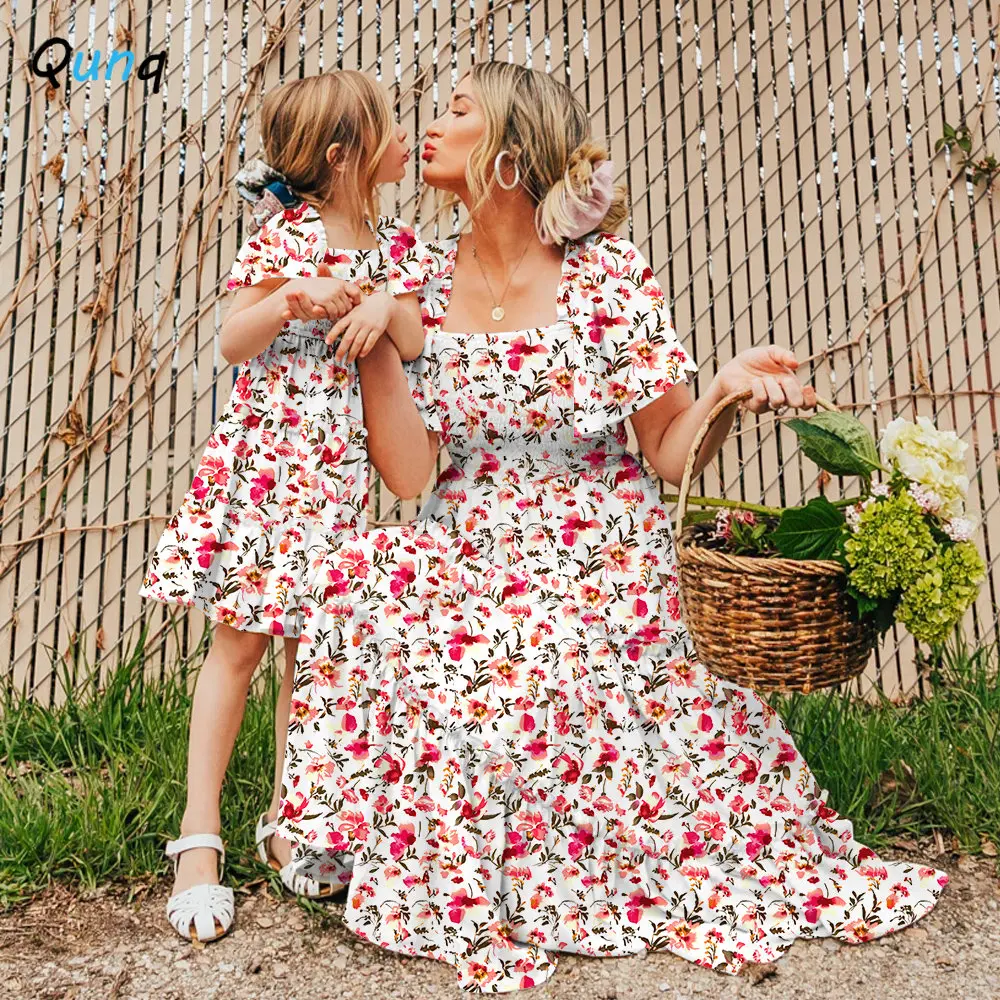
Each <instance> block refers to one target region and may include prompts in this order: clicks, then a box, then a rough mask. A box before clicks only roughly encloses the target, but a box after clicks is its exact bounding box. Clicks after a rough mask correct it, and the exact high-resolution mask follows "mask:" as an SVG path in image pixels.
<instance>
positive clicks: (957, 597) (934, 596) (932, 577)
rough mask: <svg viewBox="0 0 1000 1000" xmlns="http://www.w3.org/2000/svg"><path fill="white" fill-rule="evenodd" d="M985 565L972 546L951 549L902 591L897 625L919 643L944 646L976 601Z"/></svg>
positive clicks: (943, 552) (959, 545)
mask: <svg viewBox="0 0 1000 1000" xmlns="http://www.w3.org/2000/svg"><path fill="white" fill-rule="evenodd" d="M985 572H986V565H985V563H984V562H983V559H982V557H981V556H980V555H979V552H978V550H977V549H976V547H975V545H973V544H972V542H959V543H958V544H957V545H949V546H948V548H946V549H943V550H942V551H941V553H940V554H939V555H937V556H935V557H934V558H933V559H932V560H931V561H930V562H929V563H928V564H927V566H926V567H925V568H924V572H922V573H921V574H920V575H919V576H918V577H917V578H916V580H914V581H913V583H912V584H911V585H910V586H909V587H907V588H906V590H904V591H903V598H902V600H901V601H900V602H899V605H898V606H897V608H896V621H898V622H899V623H900V624H901V625H903V626H904V627H905V628H906V629H907V630H908V631H909V633H910V634H911V635H912V636H913V638H914V639H916V640H917V641H918V642H926V643H928V644H930V645H937V644H939V643H942V642H944V641H945V640H946V639H947V638H948V636H949V635H951V633H952V632H953V631H954V630H955V627H956V626H957V625H958V623H959V622H960V621H961V620H962V616H963V615H964V614H965V612H966V610H967V609H968V607H969V605H970V604H972V602H973V601H974V600H975V599H976V594H977V593H978V592H979V582H980V581H981V580H982V578H983V575H984V574H985Z"/></svg>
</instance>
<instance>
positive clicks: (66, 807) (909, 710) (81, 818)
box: [0, 637, 1000, 906]
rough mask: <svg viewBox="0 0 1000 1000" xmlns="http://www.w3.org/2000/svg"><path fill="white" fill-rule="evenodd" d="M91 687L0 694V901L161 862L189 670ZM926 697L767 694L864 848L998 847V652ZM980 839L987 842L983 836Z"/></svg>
mask: <svg viewBox="0 0 1000 1000" xmlns="http://www.w3.org/2000/svg"><path fill="white" fill-rule="evenodd" d="M140 649H141V637H140V640H139V642H137V643H136V647H135V651H134V652H133V654H132V655H131V656H129V657H128V658H126V659H125V660H124V661H123V662H122V663H121V665H120V667H119V668H118V670H117V671H116V672H115V673H114V674H113V675H112V676H111V677H109V678H108V680H107V681H106V683H105V684H104V685H103V689H102V690H101V691H100V693H94V692H93V689H92V688H91V691H90V693H87V694H80V695H76V696H73V697H71V698H70V699H69V700H67V701H66V702H65V703H64V704H63V705H61V706H60V707H58V708H56V709H43V708H40V707H38V706H37V705H33V704H31V703H30V702H27V701H25V700H23V699H20V698H17V697H11V696H8V697H6V698H5V699H3V700H0V770H2V771H3V772H4V774H5V776H6V780H3V781H0V906H9V905H12V904H15V903H17V902H20V901H23V900H24V899H26V898H27V897H29V896H31V895H32V894H34V893H35V892H37V891H39V890H40V889H42V888H44V887H45V886H46V885H47V884H48V883H49V882H50V881H52V880H58V881H62V882H65V883H69V884H73V885H77V886H80V887H83V888H93V887H95V886H97V885H100V884H104V883H107V882H116V883H119V884H125V885H129V884H131V885H132V886H136V885H147V884H149V882H150V881H151V880H154V879H155V878H157V877H159V876H161V875H165V874H166V873H167V872H168V864H167V862H166V861H165V860H164V858H163V845H164V843H165V841H166V839H167V838H168V837H170V836H175V835H176V834H177V830H178V826H179V823H180V818H181V811H182V808H183V801H184V772H185V758H186V752H187V723H188V713H189V711H190V695H189V693H188V688H189V687H190V683H189V678H188V679H185V678H184V676H183V674H184V673H185V672H184V671H179V672H178V674H177V675H176V676H174V677H171V678H169V679H167V680H165V681H150V680H148V679H146V680H144V679H143V677H142V672H143V670H142V668H143V661H142V656H141V653H140V652H139V650H140ZM276 686H277V677H276V675H275V673H274V672H273V671H271V670H262V671H261V672H260V673H259V674H258V678H257V681H256V682H255V685H254V689H253V691H252V693H251V697H250V698H249V700H248V704H247V713H246V719H245V722H244V724H243V728H242V730H241V732H240V736H239V740H238V742H237V745H236V751H235V753H234V756H233V762H232V765H231V767H230V771H229V776H228V779H227V782H226V787H225V791H224V795H223V803H222V813H223V826H224V836H225V838H226V841H227V851H228V857H227V873H228V878H229V881H230V882H231V884H233V885H239V884H242V883H245V882H246V881H247V880H249V879H252V878H260V877H262V875H264V874H265V872H264V869H263V868H262V867H260V866H259V865H257V864H256V863H255V862H254V860H253V857H254V855H253V828H254V823H255V820H256V816H257V814H258V812H259V811H260V810H261V809H263V808H264V807H265V806H266V804H267V802H268V799H269V794H270V780H271V775H272V767H273V753H274V735H273V726H272V717H273V705H274V699H275V695H276ZM931 686H932V695H931V697H929V698H928V699H926V700H925V701H921V702H914V703H911V704H909V705H906V706H897V705H893V704H891V703H890V702H888V701H887V700H885V699H883V701H882V702H881V703H880V704H876V705H872V704H870V703H862V702H858V701H855V700H852V699H851V698H850V697H848V696H846V695H844V694H840V693H837V692H821V693H817V694H811V695H808V696H799V695H796V696H789V697H786V696H781V697H777V696H776V697H775V698H774V703H775V706H776V707H777V708H778V710H779V711H780V712H781V714H782V716H783V718H784V719H785V721H786V723H787V724H788V726H789V728H790V729H791V730H792V733H793V735H794V736H795V739H796V743H797V745H798V746H799V748H800V749H801V751H802V752H803V754H804V756H805V758H806V759H807V760H808V761H809V763H810V765H811V766H812V768H813V770H814V772H815V773H816V776H817V778H818V779H819V781H820V784H821V785H823V786H824V787H826V788H828V789H829V790H830V796H829V801H830V804H831V805H832V806H833V807H834V808H836V809H837V810H838V811H840V812H841V813H842V814H843V815H846V816H848V817H850V818H851V819H852V820H853V822H854V826H855V833H856V835H857V836H858V837H859V839H861V840H862V841H864V842H865V843H868V844H870V845H871V846H872V847H874V848H876V850H878V849H881V848H885V847H887V846H889V845H891V842H892V841H893V840H898V839H901V838H907V839H912V838H915V837H920V836H926V835H928V834H931V833H933V832H934V831H939V832H941V833H942V834H947V835H948V836H954V837H955V838H957V841H958V845H959V849H960V850H962V851H965V852H968V853H976V852H978V851H979V850H980V849H981V844H982V842H983V841H984V840H988V841H990V842H991V843H992V844H997V845H1000V754H998V752H997V751H998V749H1000V747H998V736H997V730H998V720H1000V671H998V663H997V650H996V648H995V647H993V648H991V649H981V650H978V651H976V652H968V651H967V650H965V649H964V648H963V647H962V646H961V645H960V644H959V645H955V646H953V647H952V648H951V649H950V650H949V651H948V652H947V653H946V655H945V657H944V659H943V661H942V663H941V664H940V666H939V669H938V670H937V671H936V672H935V674H934V675H933V676H932V677H931ZM987 850H989V848H987Z"/></svg>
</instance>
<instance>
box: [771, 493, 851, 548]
mask: <svg viewBox="0 0 1000 1000" xmlns="http://www.w3.org/2000/svg"><path fill="white" fill-rule="evenodd" d="M844 523H845V519H844V515H843V514H842V513H841V512H840V510H839V508H837V507H834V505H833V504H832V503H830V501H829V500H827V498H826V497H814V498H813V499H812V500H810V501H809V503H807V504H806V505H805V506H804V507H789V508H788V509H787V510H786V511H785V512H784V513H783V514H782V515H781V522H780V523H779V524H778V527H777V528H776V529H775V531H774V534H772V535H771V539H772V541H773V542H774V544H775V545H776V546H777V547H778V551H779V552H780V553H781V554H782V555H783V556H784V557H785V558H786V559H830V558H831V557H832V556H833V554H834V552H836V550H837V546H838V545H839V544H840V536H841V534H842V532H843V530H844Z"/></svg>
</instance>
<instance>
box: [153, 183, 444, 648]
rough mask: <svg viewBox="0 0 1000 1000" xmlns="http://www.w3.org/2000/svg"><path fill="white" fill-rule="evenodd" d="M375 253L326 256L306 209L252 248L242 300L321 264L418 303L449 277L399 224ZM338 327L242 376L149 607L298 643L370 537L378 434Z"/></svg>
mask: <svg viewBox="0 0 1000 1000" xmlns="http://www.w3.org/2000/svg"><path fill="white" fill-rule="evenodd" d="M374 232H375V236H376V239H377V248H375V249H371V250H338V249H335V248H332V247H329V246H327V241H326V229H325V227H324V225H323V222H322V219H321V218H320V216H319V215H318V213H317V212H316V210H315V209H314V208H312V207H311V206H310V205H308V204H307V203H306V202H302V203H301V204H299V205H298V206H296V207H294V208H289V209H285V210H283V211H281V212H278V213H277V214H275V215H274V216H272V217H271V218H270V219H268V220H267V221H266V222H265V223H264V224H263V225H262V226H261V227H260V229H258V230H257V231H256V232H255V233H254V234H253V235H252V236H251V237H250V238H249V239H247V240H246V241H245V242H244V244H243V246H242V247H241V248H240V251H239V254H238V256H237V258H236V261H235V262H234V264H233V267H232V271H231V274H230V277H229V280H228V283H227V288H228V289H229V290H230V291H232V290H236V289H239V288H242V287H247V286H251V285H255V284H257V283H259V282H261V281H263V280H265V279H268V278H274V277H283V278H297V277H309V276H314V275H315V274H316V272H317V268H318V266H319V264H320V263H324V262H325V263H326V264H328V265H329V267H330V270H331V272H332V274H333V276H334V277H337V278H343V279H345V280H351V281H354V282H356V283H357V284H358V285H359V286H360V287H361V289H362V291H363V292H365V293H366V294H368V293H370V292H373V291H376V290H386V291H389V292H390V294H394V295H397V294H404V293H406V292H408V291H415V290H416V289H417V288H418V287H420V285H421V284H422V283H423V282H425V281H426V280H427V279H428V278H429V277H431V276H433V275H435V274H436V273H437V272H438V271H439V270H440V263H439V262H436V261H434V260H433V258H432V256H431V255H430V253H429V251H428V248H427V247H426V245H425V244H423V243H421V242H419V241H418V240H417V239H416V237H415V235H414V233H413V230H412V229H411V228H410V227H409V226H406V225H404V224H403V223H402V222H400V221H399V220H398V219H393V218H389V217H380V218H379V219H378V220H377V224H376V225H375V227H374ZM332 325H333V324H332V322H331V321H329V320H317V321H315V322H312V323H305V322H303V321H301V320H289V321H287V322H285V323H284V325H283V326H282V328H281V330H280V331H279V333H278V334H277V336H276V337H275V338H274V340H273V341H272V342H271V344H270V345H269V346H268V347H267V348H265V349H264V350H263V351H261V353H260V354H258V355H257V356H256V357H254V358H251V359H249V360H248V361H245V362H244V363H243V364H241V365H240V367H239V373H238V377H237V379H236V382H235V385H234V386H233V390H232V394H231V396H230V399H229V403H228V405H227V406H226V408H225V410H224V411H223V413H222V416H221V417H220V419H219V421H218V423H217V424H216V426H215V428H214V429H213V431H212V434H211V436H210V437H209V439H208V444H207V446H206V448H205V452H204V454H203V455H202V457H201V459H200V461H199V463H198V468H197V472H196V474H195V477H194V481H193V482H192V484H191V488H190V489H189V490H188V492H187V493H186V494H185V496H184V498H183V499H182V501H181V503H180V506H179V507H178V509H177V510H176V512H175V513H174V514H173V516H172V517H171V518H170V520H169V521H168V522H167V525H166V528H165V530H164V532H163V534H162V536H161V537H160V540H159V542H158V544H157V546H156V549H155V551H154V552H153V554H152V556H151V559H150V562H149V566H148V568H147V571H146V574H145V578H144V580H143V584H142V587H141V589H140V591H139V592H140V594H142V596H144V597H149V598H152V599H154V600H157V601H160V602H164V603H174V604H181V605H185V606H189V607H197V608H199V609H200V610H201V611H203V612H204V613H205V614H206V615H207V616H208V618H209V619H210V620H211V621H213V622H221V623H223V624H226V625H230V626H232V627H233V628H236V629H239V630H241V631H248V632H266V633H269V634H272V635H281V636H286V637H295V636H296V635H298V634H299V630H300V628H301V622H302V616H303V614H305V613H309V610H310V609H309V607H308V606H306V607H304V605H303V601H302V598H303V586H302V585H303V579H304V574H305V573H306V570H307V568H308V566H309V562H310V559H317V558H320V557H321V555H322V553H324V552H325V551H326V550H327V548H328V547H329V545H330V544H331V540H332V538H335V537H336V535H337V533H339V532H342V531H346V530H348V529H351V530H357V529H360V528H363V526H364V521H365V507H366V504H367V490H368V466H367V451H366V447H365V437H366V432H365V428H364V423H363V411H362V402H361V392H360V386H359V384H358V377H357V368H356V366H355V365H354V364H353V363H347V362H341V361H338V360H337V358H336V357H335V356H334V353H335V350H336V345H332V346H330V345H327V344H326V342H325V339H324V338H325V337H326V334H327V333H328V332H329V330H330V328H331V326H332Z"/></svg>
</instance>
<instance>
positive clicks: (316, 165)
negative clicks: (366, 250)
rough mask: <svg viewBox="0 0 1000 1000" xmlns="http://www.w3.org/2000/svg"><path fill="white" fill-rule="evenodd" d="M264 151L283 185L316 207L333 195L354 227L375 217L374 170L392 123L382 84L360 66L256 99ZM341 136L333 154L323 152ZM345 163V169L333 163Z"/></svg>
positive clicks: (295, 82)
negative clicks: (348, 213)
mask: <svg viewBox="0 0 1000 1000" xmlns="http://www.w3.org/2000/svg"><path fill="white" fill-rule="evenodd" d="M260 116H261V126H260V135H261V142H262V144H263V147H264V157H265V159H266V160H267V162H268V163H269V164H270V165H271V166H272V167H274V168H275V169H276V170H278V171H280V172H281V173H282V174H284V176H285V178H286V181H287V185H288V187H289V188H291V190H292V191H293V192H294V193H295V194H296V195H297V196H298V197H300V198H302V199H303V200H304V201H307V202H309V204H310V205H312V206H313V207H314V208H318V207H319V206H320V205H322V204H323V203H324V202H326V201H328V200H330V199H331V198H332V199H333V200H334V202H335V203H336V202H346V203H347V204H348V205H350V206H351V209H352V210H351V215H352V216H353V221H354V223H355V225H356V226H357V228H358V229H361V227H362V226H363V225H364V219H365V216H367V217H368V218H369V219H370V220H371V222H372V224H373V225H374V223H375V220H376V219H377V217H378V192H377V190H376V187H375V175H376V173H377V172H378V165H379V161H380V160H381V159H382V154H383V153H384V152H385V150H386V148H387V147H388V145H389V142H390V141H391V139H392V130H393V128H394V127H395V123H394V120H393V114H392V108H391V107H390V106H389V100H388V98H387V97H386V94H385V91H383V90H382V88H381V87H380V86H379V85H378V84H377V83H375V81H374V80H372V79H371V78H369V77H367V76H365V74H364V73H359V72H358V71H357V70H352V69H343V70H336V71H334V72H331V73H320V74H318V75H315V76H307V77H304V78H303V79H301V80H290V81H289V82H288V83H285V84H282V85H281V86H280V87H278V88H277V89H275V90H272V91H271V92H270V93H269V94H268V95H267V97H265V98H264V102H263V104H262V105H261V111H260ZM332 143H338V144H339V145H340V149H339V150H338V155H337V159H336V160H335V162H334V164H333V165H331V164H330V163H328V162H327V159H326V150H327V147H328V146H330V145H331V144H332ZM341 165H343V166H344V169H343V170H342V171H338V170H336V169H335V167H340V166H341Z"/></svg>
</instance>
